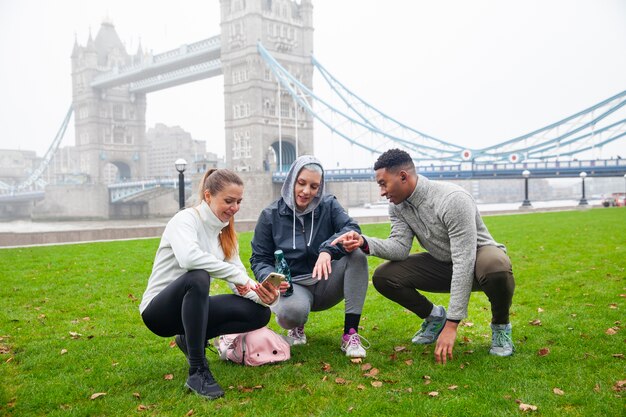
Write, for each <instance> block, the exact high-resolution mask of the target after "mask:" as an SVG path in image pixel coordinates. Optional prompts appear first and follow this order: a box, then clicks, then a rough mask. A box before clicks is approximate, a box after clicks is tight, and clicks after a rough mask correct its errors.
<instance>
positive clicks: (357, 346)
mask: <svg viewBox="0 0 626 417" xmlns="http://www.w3.org/2000/svg"><path fill="white" fill-rule="evenodd" d="M361 341H363V342H365V343H367V346H363V344H362V343H361ZM369 347H370V343H369V341H368V340H367V339H366V338H364V337H363V336H359V334H358V333H357V332H356V330H354V329H350V331H349V332H348V334H344V335H343V338H342V339H341V350H342V351H344V352H346V356H347V357H349V358H364V357H365V356H367V353H366V352H365V349H368V348H369Z"/></svg>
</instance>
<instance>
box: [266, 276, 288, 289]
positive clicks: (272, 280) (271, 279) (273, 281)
mask: <svg viewBox="0 0 626 417" xmlns="http://www.w3.org/2000/svg"><path fill="white" fill-rule="evenodd" d="M284 280H285V276H284V275H283V274H279V273H278V272H270V273H269V275H268V276H267V277H266V278H265V279H264V280H263V282H265V281H267V282H269V283H270V284H272V285H273V286H274V287H276V288H279V287H280V283H281V282H283V281H284Z"/></svg>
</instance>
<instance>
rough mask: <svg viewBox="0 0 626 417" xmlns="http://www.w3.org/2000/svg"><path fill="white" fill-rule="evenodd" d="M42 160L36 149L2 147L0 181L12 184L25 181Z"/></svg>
mask: <svg viewBox="0 0 626 417" xmlns="http://www.w3.org/2000/svg"><path fill="white" fill-rule="evenodd" d="M40 162H41V157H38V156H37V154H36V153H35V151H23V150H19V149H0V181H1V182H3V183H5V184H7V185H9V186H12V185H16V184H19V183H21V182H22V181H24V180H25V179H26V178H28V176H29V175H30V173H31V172H33V170H34V169H36V168H37V166H38V165H39V163H40Z"/></svg>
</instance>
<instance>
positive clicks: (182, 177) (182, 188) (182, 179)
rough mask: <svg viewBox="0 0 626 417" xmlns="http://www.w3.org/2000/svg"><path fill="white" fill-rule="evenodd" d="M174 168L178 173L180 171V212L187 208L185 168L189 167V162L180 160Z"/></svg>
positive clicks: (175, 163)
mask: <svg viewBox="0 0 626 417" xmlns="http://www.w3.org/2000/svg"><path fill="white" fill-rule="evenodd" d="M174 166H175V167H176V171H178V205H179V206H180V210H182V209H183V208H185V174H183V172H185V168H186V167H187V161H185V160H184V159H183V158H178V159H177V160H176V162H174Z"/></svg>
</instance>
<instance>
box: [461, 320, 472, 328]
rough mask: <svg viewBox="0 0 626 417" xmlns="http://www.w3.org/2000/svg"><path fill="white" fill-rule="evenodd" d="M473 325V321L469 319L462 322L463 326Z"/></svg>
mask: <svg viewBox="0 0 626 417" xmlns="http://www.w3.org/2000/svg"><path fill="white" fill-rule="evenodd" d="M473 325H474V323H472V322H471V321H464V322H463V326H465V327H472V326H473Z"/></svg>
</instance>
